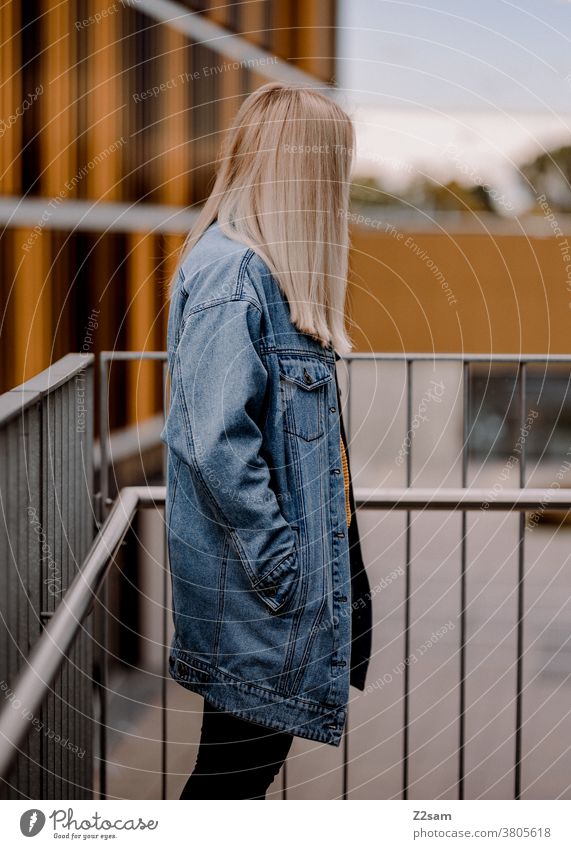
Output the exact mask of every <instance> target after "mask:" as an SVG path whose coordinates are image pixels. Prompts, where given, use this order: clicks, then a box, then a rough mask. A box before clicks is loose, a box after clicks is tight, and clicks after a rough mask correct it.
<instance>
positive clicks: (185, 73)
mask: <svg viewBox="0 0 571 849" xmlns="http://www.w3.org/2000/svg"><path fill="white" fill-rule="evenodd" d="M180 5H181V9H184V8H186V9H188V10H189V11H192V12H199V13H202V14H204V15H205V16H206V17H207V18H209V19H210V20H212V21H213V22H215V23H217V24H220V25H222V26H225V27H227V28H228V29H229V30H230V31H232V32H234V33H238V34H242V35H243V37H244V38H245V39H247V40H248V41H250V42H251V43H254V44H256V45H257V46H261V47H263V48H265V49H268V50H269V51H273V53H275V54H276V55H277V56H279V57H280V58H282V59H287V60H290V61H291V62H292V63H293V64H295V65H298V66H299V67H304V68H306V69H307V70H311V71H313V70H314V67H313V66H314V65H315V62H314V60H313V58H312V57H313V56H314V55H319V56H323V55H327V56H329V57H330V61H328V62H324V61H323V59H322V58H321V59H320V60H319V63H318V64H319V68H318V73H319V74H320V75H321V76H322V77H323V79H324V81H326V82H328V81H329V80H330V79H331V78H332V76H333V52H334V51H333V43H334V40H333V31H332V30H331V29H330V28H329V24H330V21H331V20H332V17H333V15H334V7H335V3H334V2H333V0H323V2H319V3H317V2H315V3H310V4H309V5H310V6H312V7H314V8H312V11H311V13H308V11H307V5H308V4H306V3H301V2H299V3H297V2H294V3H292V4H283V3H281V2H278V0H252V2H245V3H222V2H220V0H208V2H201V3H190V2H181V4H180ZM110 8H111V7H110ZM112 8H113V9H114V10H115V11H111V12H110V13H109V14H107V15H104V16H100V13H101V10H102V7H101V3H100V2H99V0H67V2H64V3H60V4H54V3H52V2H50V0H41V2H39V3H37V4H19V3H8V4H4V6H3V7H2V9H1V10H0V30H1V45H2V46H1V49H0V68H1V69H2V83H1V85H0V92H1V93H0V104H1V107H2V113H1V115H0V117H2V118H3V119H4V121H5V122H8V119H9V118H10V116H17V117H16V118H15V120H14V121H13V122H12V123H11V124H9V125H8V124H6V126H5V125H3V126H5V132H4V134H3V136H2V144H1V146H0V180H1V188H0V191H1V193H2V194H3V195H5V196H6V195H8V196H22V197H25V198H42V199H44V200H45V201H46V203H49V201H50V200H51V201H52V206H53V207H57V206H59V205H60V204H64V203H66V201H72V200H90V201H94V202H97V203H106V202H116V203H128V204H145V203H155V204H156V203H162V204H168V205H175V206H186V207H192V206H194V205H197V204H200V203H202V202H203V201H204V200H205V198H206V197H207V196H208V193H209V191H210V188H211V186H212V178H213V169H214V163H215V159H216V156H217V152H218V149H219V145H220V141H221V137H222V132H223V130H224V129H225V128H226V127H227V126H228V124H229V122H230V121H231V119H232V117H233V115H234V114H235V112H236V109H237V108H238V106H239V104H240V102H241V100H242V99H243V97H245V96H246V95H247V94H248V93H249V92H250V91H251V90H252V89H253V88H255V87H257V86H258V85H260V84H262V83H263V82H265V80H266V78H265V77H264V75H263V65H260V68H259V69H258V68H256V69H255V70H252V69H247V68H239V67H238V68H234V67H232V65H233V64H234V63H233V62H232V61H231V60H229V58H228V57H227V56H225V55H224V54H223V53H219V52H217V51H216V50H214V49H211V48H210V47H207V46H205V45H196V44H193V43H192V41H191V40H190V39H188V38H187V37H185V36H184V35H182V34H181V33H180V32H178V31H176V30H175V29H173V28H171V27H169V26H168V25H166V24H164V23H159V22H157V21H156V20H155V19H153V18H151V17H150V16H149V15H147V14H145V13H144V12H143V11H142V9H138V8H136V7H128V6H123V4H120V3H118V4H115V6H114V7H112ZM96 15H97V16H98V17H97V18H96V17H95V16H96ZM320 23H323V24H324V28H323V29H320V28H319V25H320ZM304 25H305V26H309V27H310V29H309V30H308V31H307V32H306V33H305V34H304V36H303V39H301V40H300V30H299V29H298V27H299V26H304ZM323 39H326V41H327V45H326V47H325V48H324V46H323ZM300 45H301V46H300ZM205 69H210V70H205ZM191 74H192V77H191V76H190V75H191ZM157 86H158V87H160V91H159V93H158V94H154V95H153V94H150V95H149V94H148V92H149V91H150V90H151V89H153V88H154V87H157ZM39 87H41V91H40V88H39ZM35 91H36V94H35V95H34V96H33V98H31V97H30V95H31V94H32V93H33V92H35ZM38 91H39V92H40V93H38ZM26 99H28V101H30V102H29V103H28V105H27V106H26V108H25V109H21V106H22V104H23V103H24V102H25V101H26ZM19 110H20V112H21V114H19ZM18 116H19V117H18ZM49 211H50V207H48V210H47V212H46V214H45V215H44V217H43V219H42V220H39V221H38V225H37V226H36V227H29V228H27V227H19V228H15V227H7V228H6V229H5V230H4V231H3V234H2V240H1V242H2V244H1V246H0V260H1V261H2V269H3V274H2V275H1V279H0V297H1V298H2V317H3V328H2V337H1V340H0V345H1V350H0V391H4V390H6V389H9V388H11V387H12V386H14V385H17V384H19V383H22V382H23V381H24V380H26V379H28V378H29V377H30V376H32V375H33V374H36V373H37V372H39V371H41V370H42V369H43V368H45V367H47V366H48V365H49V363H50V362H52V361H53V360H54V359H56V358H57V356H61V355H62V354H65V353H66V352H67V351H79V350H82V349H84V348H85V345H86V327H87V326H88V324H89V321H90V316H91V315H92V314H93V311H94V310H96V311H98V312H97V313H96V315H97V328H96V329H95V330H94V332H93V334H92V338H90V339H89V343H88V348H89V350H90V351H91V352H93V353H97V352H98V351H99V350H103V349H113V348H122V349H124V348H131V349H147V350H151V349H161V348H162V349H164V347H165V346H166V326H167V309H166V307H167V303H166V299H165V291H164V290H165V283H166V282H167V281H168V279H169V278H170V276H171V275H172V271H173V269H174V266H175V263H176V260H177V254H178V251H179V250H180V247H181V245H182V242H183V239H184V235H183V234H180V233H173V234H161V235H158V234H148V233H145V232H139V233H131V234H122V233H116V232H114V233H104V232H102V233H100V232H93V233H85V232H79V231H75V232H72V231H70V232H65V231H62V230H56V229H54V228H50V215H49ZM131 368H132V370H129V369H124V370H123V372H124V373H122V374H120V373H119V372H120V370H119V369H118V370H117V375H116V379H115V377H114V380H113V383H112V394H113V397H112V399H111V403H110V409H111V411H112V422H111V424H112V426H120V425H122V424H127V423H133V422H134V421H136V420H137V419H140V418H141V417H143V418H144V417H146V416H148V415H149V414H150V413H152V412H154V411H156V410H158V409H160V403H161V398H160V389H159V381H160V372H159V370H158V368H156V367H155V366H153V365H148V366H147V365H145V367H144V370H141V369H140V368H139V367H138V366H136V365H135V366H132V367H131Z"/></svg>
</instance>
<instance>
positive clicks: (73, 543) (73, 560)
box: [67, 381, 83, 799]
mask: <svg viewBox="0 0 571 849" xmlns="http://www.w3.org/2000/svg"><path fill="white" fill-rule="evenodd" d="M73 396H74V385H73V382H72V381H68V383H67V409H68V421H67V431H68V446H67V459H68V490H69V507H68V516H69V519H68V522H69V525H70V528H69V531H68V552H69V553H68V558H69V577H68V586H69V584H70V583H71V582H72V581H73V579H74V577H75V574H76V572H77V571H78V565H79V564H78V562H77V561H78V553H77V534H78V525H79V512H78V511H79V501H78V497H77V496H78V493H77V490H76V485H75V483H76V477H75V465H76V464H75V446H76V442H77V434H76V432H75V417H74V414H73V412H74V406H73ZM82 638H83V627H81V628H80V629H79V633H78V634H77V636H76V638H75V641H74V644H73V652H72V663H71V674H72V680H73V714H72V729H73V746H78V747H79V746H81V703H80V695H81V692H82V689H83V687H82V685H83V681H82V668H81V664H80V660H79V646H80V643H81V640H82ZM70 757H71V761H72V765H73V769H72V782H73V783H72V786H73V797H72V798H74V799H77V798H78V797H79V796H80V786H81V772H80V764H79V758H78V757H77V754H76V753H75V752H74V751H73V748H71V749H70Z"/></svg>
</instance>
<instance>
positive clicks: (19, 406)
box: [0, 354, 95, 798]
mask: <svg viewBox="0 0 571 849" xmlns="http://www.w3.org/2000/svg"><path fill="white" fill-rule="evenodd" d="M93 360H94V358H93V355H92V354H88V355H83V354H69V355H68V356H66V357H64V358H63V359H61V360H59V361H58V362H56V363H54V364H53V365H52V366H51V367H50V368H48V369H46V370H45V371H44V372H42V373H41V374H38V375H37V376H36V377H34V378H32V379H31V380H29V381H27V382H26V383H24V384H22V385H21V386H18V387H16V388H15V389H12V390H11V391H10V392H6V393H4V395H2V396H1V397H0V457H1V464H0V503H1V505H2V522H1V524H0V570H1V571H0V629H1V635H0V686H1V688H2V695H3V697H4V698H3V699H2V700H0V706H2V708H3V717H4V720H5V721H6V720H9V721H10V723H9V724H10V727H12V728H13V727H15V726H20V727H21V728H22V729H23V730H24V732H27V733H25V734H24V736H21V737H20V743H21V748H20V750H19V756H18V757H17V758H16V762H15V764H14V766H13V769H12V771H11V772H7V771H6V770H3V771H2V773H1V775H2V779H3V780H2V782H1V783H0V795H2V796H3V797H8V798H25V797H32V798H61V797H65V796H67V797H69V798H76V797H81V796H82V795H83V794H84V792H85V791H84V788H86V787H90V786H91V781H90V774H91V769H92V767H91V757H92V751H91V744H90V743H88V740H89V739H90V736H91V716H92V710H91V705H92V692H91V676H90V675H86V669H90V667H91V662H92V660H91V653H92V640H91V636H90V625H89V624H87V625H86V626H85V627H84V628H83V629H82V632H81V634H79V635H78V639H77V640H76V641H75V642H74V644H73V646H72V648H71V651H70V653H69V654H68V655H67V656H66V657H61V658H58V661H57V664H56V665H57V672H58V675H57V680H56V677H55V676H53V677H52V678H50V680H49V682H47V681H42V675H43V670H42V668H41V667H40V668H39V670H38V675H39V677H38V679H37V680H36V686H37V692H38V693H39V692H41V694H42V698H41V700H34V702H33V704H31V703H29V702H28V700H26V701H24V702H19V701H18V698H19V696H18V692H16V690H18V688H17V687H16V689H14V688H15V685H14V680H15V679H16V676H17V674H18V672H19V671H20V670H24V672H26V670H27V669H28V666H27V664H28V656H29V653H30V650H31V649H32V647H33V646H34V645H35V644H37V645H40V644H41V645H42V646H43V652H44V654H46V649H49V644H48V643H47V642H46V638H45V633H46V632H45V631H44V626H45V624H46V623H48V622H50V620H51V619H52V617H54V616H55V615H56V611H59V610H61V608H62V604H63V603H64V602H63V598H64V597H67V596H66V593H67V589H68V587H69V585H70V584H71V582H72V581H73V579H74V576H75V575H76V574H77V573H78V570H79V567H80V565H81V563H82V561H83V559H84V557H85V553H86V551H87V548H88V546H89V544H90V542H91V540H92V539H93V535H94V529H95V528H94V522H93V510H92V503H91V499H92V493H93V466H92V457H93V428H92V421H93ZM42 632H43V633H44V638H43V639H40V634H42ZM47 654H49V650H48V651H47ZM52 684H53V686H52ZM5 742H6V741H3V743H5Z"/></svg>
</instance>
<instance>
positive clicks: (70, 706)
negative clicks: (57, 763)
mask: <svg viewBox="0 0 571 849" xmlns="http://www.w3.org/2000/svg"><path fill="white" fill-rule="evenodd" d="M57 391H58V393H59V394H60V395H61V405H62V457H61V461H62V513H63V517H64V518H63V521H62V530H63V540H62V546H63V552H62V570H63V571H64V572H65V584H64V587H65V589H66V590H67V588H68V587H69V585H70V583H71V557H70V546H71V541H72V537H71V534H72V528H73V521H72V518H71V505H72V504H73V501H71V499H70V497H69V496H70V492H69V486H70V474H69V465H70V453H71V450H70V447H71V445H72V443H71V442H70V441H69V436H70V434H69V419H70V415H69V397H70V387H69V381H67V382H66V383H64V385H63V386H62V387H61V389H58V390H57ZM64 440H65V443H64ZM64 444H65V450H64ZM74 649H75V641H74V643H73V644H72V646H71V652H70V656H69V658H68V659H67V660H66V662H65V664H64V675H65V698H64V699H63V701H62V712H63V716H64V728H63V735H64V737H63V739H66V738H67V739H69V737H70V735H71V736H73V737H75V669H76V666H75V651H74ZM62 748H63V752H62V755H64V756H65V771H66V775H65V783H64V785H63V787H64V789H66V792H67V797H66V798H68V799H73V798H75V763H74V761H75V755H74V754H73V752H72V751H71V749H70V748H69V747H67V748H65V747H62Z"/></svg>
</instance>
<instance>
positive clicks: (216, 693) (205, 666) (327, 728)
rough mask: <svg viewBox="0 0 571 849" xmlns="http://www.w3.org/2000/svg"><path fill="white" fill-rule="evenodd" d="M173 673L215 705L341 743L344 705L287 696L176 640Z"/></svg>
mask: <svg viewBox="0 0 571 849" xmlns="http://www.w3.org/2000/svg"><path fill="white" fill-rule="evenodd" d="M169 674H170V676H171V678H173V679H174V680H175V681H176V682H177V683H178V684H180V685H181V686H183V687H185V688H186V689H187V690H191V691H192V692H195V693H198V694H199V695H200V696H202V697H203V698H204V699H205V700H206V701H207V702H210V704H212V705H214V707H217V708H219V709H220V710H224V711H226V712H227V713H231V714H233V715H234V716H238V717H239V718H240V719H246V720H248V721H249V722H255V723H256V724H258V725H264V726H265V727H267V728H275V729H276V730H277V731H285V732H287V733H289V734H293V735H294V736H295V737H304V738H305V739H307V740H316V741H317V742H319V743H327V744H328V745H330V746H339V745H340V743H341V739H342V737H343V728H344V726H345V721H346V718H347V711H346V708H344V707H335V706H333V705H332V706H326V705H322V704H320V703H319V702H315V701H311V700H310V699H304V698H302V697H300V696H289V697H288V696H284V695H280V694H279V693H276V692H275V691H273V690H270V689H269V688H266V687H260V686H258V685H256V684H250V683H248V682H245V681H241V680H239V679H237V678H234V677H233V676H232V675H230V674H229V673H227V672H223V671H222V670H221V669H219V668H217V667H215V666H212V665H211V664H209V663H206V662H205V661H203V660H200V659H199V658H197V657H195V656H194V655H192V654H191V653H190V652H188V651H186V650H185V649H182V648H177V646H176V645H175V644H174V643H173V645H172V646H171V650H170V655H169Z"/></svg>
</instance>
